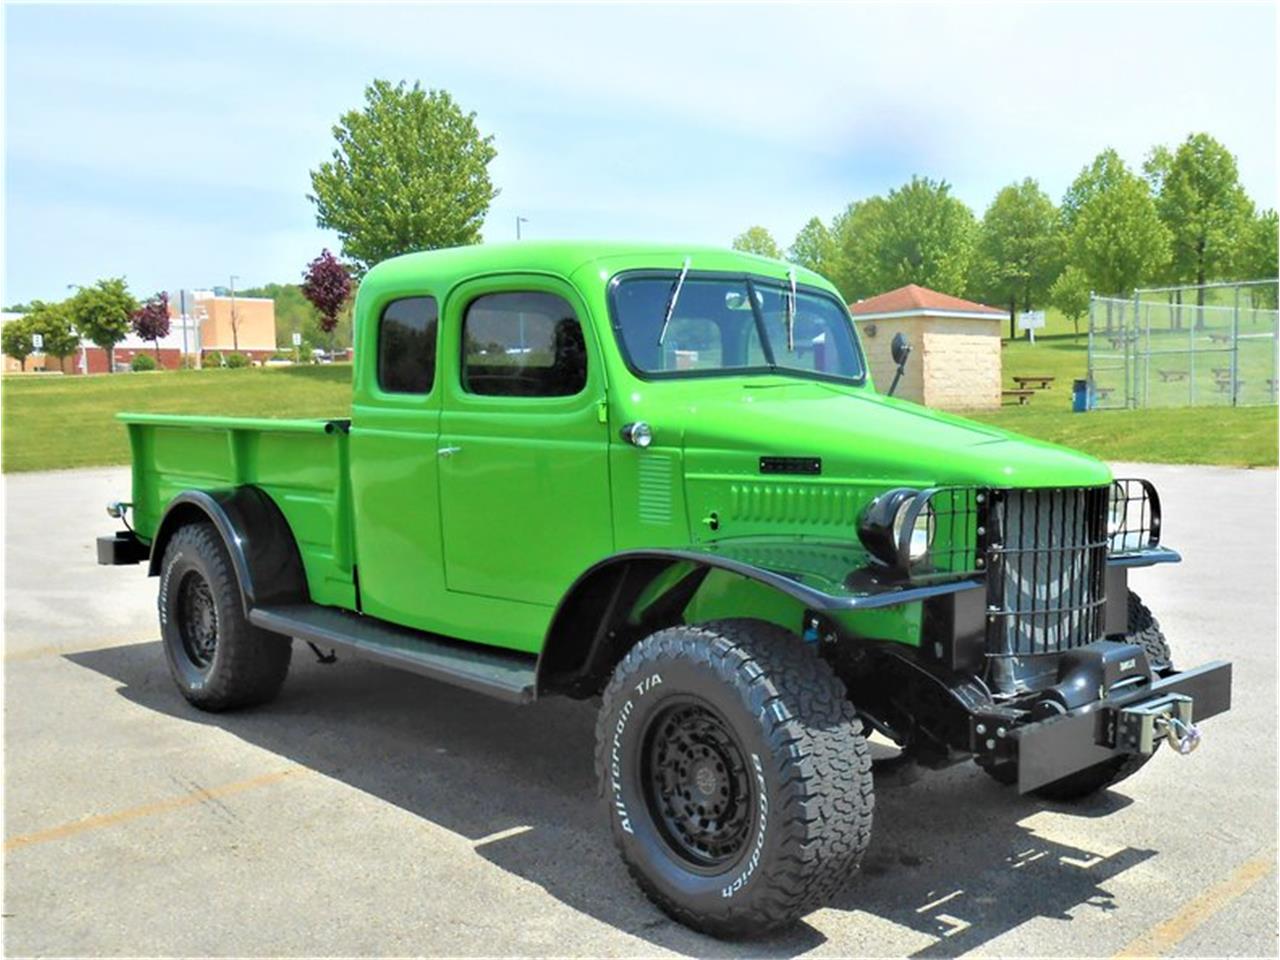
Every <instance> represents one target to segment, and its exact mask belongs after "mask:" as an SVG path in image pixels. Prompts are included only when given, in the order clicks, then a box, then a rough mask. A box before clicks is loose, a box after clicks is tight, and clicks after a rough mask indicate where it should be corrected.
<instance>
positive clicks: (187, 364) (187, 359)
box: [178, 353, 196, 370]
mask: <svg viewBox="0 0 1280 960" xmlns="http://www.w3.org/2000/svg"><path fill="white" fill-rule="evenodd" d="M195 368H196V355H195V354H194V353H184V354H183V355H182V357H181V358H180V359H179V360H178V369H179V370H194V369H195Z"/></svg>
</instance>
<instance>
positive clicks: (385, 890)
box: [4, 466, 1277, 956]
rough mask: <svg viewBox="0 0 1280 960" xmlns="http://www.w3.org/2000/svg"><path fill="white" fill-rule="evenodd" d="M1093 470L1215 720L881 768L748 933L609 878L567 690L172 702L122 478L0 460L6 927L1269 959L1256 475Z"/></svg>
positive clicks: (357, 945) (531, 950) (1266, 711)
mask: <svg viewBox="0 0 1280 960" xmlns="http://www.w3.org/2000/svg"><path fill="white" fill-rule="evenodd" d="M1121 472H1122V474H1127V475H1146V476H1149V477H1151V478H1152V479H1153V480H1154V481H1155V482H1156V484H1157V486H1158V487H1159V488H1160V492H1161V495H1162V500H1163V503H1164V514H1165V531H1164V535H1165V541H1166V542H1167V543H1168V544H1169V545H1171V546H1174V547H1176V548H1178V549H1180V550H1181V551H1182V552H1183V553H1184V555H1185V557H1186V560H1185V562H1184V563H1183V564H1181V565H1179V566H1175V567H1165V568H1157V569H1155V570H1151V571H1142V572H1139V573H1137V574H1136V575H1135V577H1134V581H1133V585H1134V587H1135V589H1136V590H1137V591H1138V592H1139V593H1141V594H1142V596H1143V597H1144V599H1145V600H1146V601H1147V602H1148V603H1149V604H1150V605H1151V607H1152V608H1153V609H1154V610H1155V612H1156V614H1157V616H1158V617H1159V618H1160V620H1161V622H1162V623H1163V625H1164V628H1165V631H1166V634H1167V635H1168V636H1169V638H1170V640H1171V641H1172V643H1173V645H1174V651H1175V656H1176V657H1177V659H1178V660H1179V661H1180V662H1181V663H1183V664H1188V665H1191V664H1197V663H1200V662H1203V661H1206V660H1210V659H1216V658H1222V659H1231V660H1233V661H1234V662H1235V688H1234V701H1235V703H1234V708H1233V710H1232V712H1231V713H1229V714H1227V715H1225V716H1223V717H1220V718H1218V719H1216V720H1214V721H1211V722H1210V723H1208V724H1206V725H1205V734H1206V735H1205V741H1204V743H1203V745H1202V746H1201V748H1200V750H1199V751H1198V752H1197V753H1195V754H1194V755H1193V756H1191V757H1188V758H1179V757H1176V756H1173V755H1172V754H1171V752H1169V751H1162V755H1161V756H1159V757H1157V758H1156V759H1155V760H1154V761H1153V762H1152V763H1151V764H1150V765H1149V766H1148V767H1147V768H1146V769H1145V770H1144V771H1142V773H1140V774H1139V775H1138V776H1137V777H1135V778H1134V779H1132V780H1130V781H1127V782H1125V783H1124V784H1122V785H1121V786H1119V787H1118V788H1117V789H1115V790H1112V791H1110V792H1108V793H1106V794H1104V795H1102V796H1100V797H1098V798H1096V799H1095V800H1094V801H1092V802H1090V803H1088V804H1086V805H1084V806H1080V807H1065V806H1058V805H1053V804H1048V803H1046V802H1043V801H1037V800H1033V799H1027V798H1019V797H1018V796H1017V795H1016V794H1015V793H1014V792H1013V791H1011V790H1009V789H1007V788H1004V787H1001V786H999V785H998V784H996V783H994V782H992V781H991V780H989V779H988V778H987V777H986V776H984V775H983V774H982V773H981V772H980V771H979V770H977V769H976V768H974V767H973V766H971V765H968V764H966V765H962V766H959V767H953V768H951V769H949V770H946V771H944V772H936V773H935V772H916V771H905V772H904V771H894V772H892V773H889V774H888V775H886V776H884V777H881V778H879V779H878V781H877V806H876V822H875V833H874V838H873V841H872V847H871V850H870V852H869V854H868V857H867V860H866V861H865V864H864V869H863V871H862V874H861V876H860V877H859V878H858V879H857V880H856V881H855V882H854V883H853V885H852V886H851V887H850V888H849V889H848V890H847V891H846V892H845V893H844V895H843V896H842V897H841V898H840V899H839V901H838V902H837V903H836V904H835V905H834V906H832V907H831V908H828V909H824V910H821V911H819V912H817V913H814V914H812V915H810V916H809V917H808V918H806V920H805V922H804V923H803V924H801V925H799V926H798V927H796V928H795V929H793V930H792V931H790V932H789V933H788V934H786V935H785V936H782V937H778V938H775V939H771V940H766V941H762V942H757V943H753V944H748V945H743V944H723V943H719V942H717V941H714V940H710V939H707V938H704V937H702V936H699V935H698V934H695V933H692V932H690V931H688V930H686V929H684V928H682V927H680V926H678V925H676V924H674V923H672V922H670V921H669V920H667V919H666V918H665V917H664V916H663V915H662V914H660V913H658V912H657V911H656V910H655V909H654V908H652V907H651V906H650V905H649V904H648V903H647V901H645V900H644V898H643V897H642V896H641V895H640V894H639V893H638V892H637V891H636V889H635V888H634V887H633V885H632V884H631V882H630V880H629V879H628V877H627V875H626V872H625V870H624V869H623V867H622V866H621V865H620V863H619V861H618V859H617V857H616V856H615V853H614V849H613V846H612V843H611V840H610V838H609V834H608V829H607V826H606V823H605V821H604V819H603V817H602V815H601V813H600V810H599V808H598V806H597V800H596V798H595V792H594V781H593V775H592V764H591V744H592V725H593V722H594V716H593V708H592V707H591V705H589V704H580V703H571V702H567V701H547V702H544V703H539V704H536V705H534V706H532V707H524V708H520V707H511V706H507V705H504V704H500V703H496V702H492V701H489V700H486V699H484V698H481V697H479V696H475V695H471V694H468V693H465V692H461V691H458V690H455V689H452V688H449V687H445V686H442V685H439V684H436V683H433V682H431V681H428V680H424V679H420V678H416V677H412V676H408V675H404V674H400V673H397V672H394V671H392V670H389V669H386V668H383V667H378V666H374V665H371V664H367V663H360V662H357V661H351V660H342V661H340V662H339V663H337V664H335V665H331V666H324V665H320V664H318V663H316V662H315V661H314V659H313V658H312V657H311V656H310V654H309V652H308V651H307V650H306V649H305V648H300V649H295V651H294V667H293V671H292V673H291V675H290V678H289V681H288V683H287V685H286V687H285V690H284V693H283V695H282V696H281V698H280V699H279V700H278V701H277V702H276V703H274V704H272V705H271V706H269V707H267V708H264V709H259V710H255V711H250V712H245V713H238V714H229V715H221V716H216V715H207V714H201V713H198V712H197V711H195V710H194V709H192V708H190V707H188V705H187V704H186V702H185V701H183V700H182V699H181V697H180V696H179V695H178V693H177V692H176V690H175V689H174V687H173V685H172V684H171V682H170V680H169V677H168V674H167V671H166V668H165V663H164V656H163V653H162V651H161V649H160V645H159V643H158V641H157V639H156V636H157V630H156V626H155V612H154V596H155V593H154V591H155V581H153V580H148V579H147V578H146V577H145V576H144V575H143V573H142V572H141V571H140V570H139V569H138V568H118V569H108V568H100V567H97V566H96V565H95V563H94V553H93V549H92V541H93V538H94V537H95V536H96V535H98V534H100V533H107V532H110V531H111V530H112V528H113V527H112V524H113V521H110V520H109V519H108V518H107V517H106V516H105V515H104V514H103V512H102V504H103V503H105V502H106V501H107V500H108V499H109V498H111V497H113V496H117V495H127V492H128V471H127V470H126V469H123V468H118V469H105V470H83V471H67V472H59V473H49V474H25V475H12V476H8V477H7V478H6V480H5V486H6V493H7V505H6V522H7V532H6V538H5V560H6V566H5V594H6V609H5V628H6V629H5V650H4V670H5V679H4V684H5V731H4V737H5V760H6V764H5V857H6V866H5V902H4V928H5V929H4V935H5V946H6V951H7V953H8V954H10V955H68V954H70V955H85V954H92V955H119V954H142V955H159V954H164V955H189V954H212V955H231V954H235V955H250V956H263V955H272V956H303V955H334V954H345V955H350V954H360V955H365V954H369V955H372V954H377V955H393V954H394V955H405V954H433V955H438V954H447V955H482V954H483V955H495V954H497V955H508V954H526V955H527V954H535V955H537V954H556V955H575V956H583V955H590V956H602V955H608V956H615V955H638V954H645V955H652V954H659V953H667V952H675V953H684V954H691V955H699V956H719V955H724V956H730V955H732V956H738V955H743V954H750V955H768V956H775V955H778V956H793V955H797V954H803V953H814V954H826V955H874V956H903V955H911V956H950V955H956V954H961V953H965V952H970V951H972V952H975V953H981V954H986V955H1002V956H1112V955H1115V954H1120V953H1125V954H1129V955H1152V954H1167V955H1189V956H1195V955H1198V956H1208V955H1216V956H1222V955H1232V956H1260V955H1266V956H1273V955H1275V954H1276V950H1277V917H1276V874H1275V869H1274V859H1275V850H1276V756H1277V751H1276V727H1277V720H1276V707H1277V705H1276V663H1275V654H1276V558H1275V542H1276V540H1275V537H1276V527H1275V523H1276V512H1275V507H1276V473H1275V471H1273V470H1257V471H1244V470H1229V469H1214V468H1193V467H1164V466H1160V467H1156V466H1149V467H1125V468H1121ZM886 752H887V751H886Z"/></svg>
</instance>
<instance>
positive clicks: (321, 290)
mask: <svg viewBox="0 0 1280 960" xmlns="http://www.w3.org/2000/svg"><path fill="white" fill-rule="evenodd" d="M302 295H303V296H304V297H306V298H307V299H308V300H310V301H311V305H312V306H313V307H315V308H316V313H318V314H320V329H321V330H323V331H324V332H325V333H333V328H334V327H336V326H337V325H338V314H339V313H341V312H342V306H343V304H345V303H346V302H347V297H349V296H350V295H351V274H350V273H348V272H347V268H346V267H344V266H343V265H342V262H341V261H340V260H339V259H338V258H337V257H335V256H334V255H333V254H332V253H330V252H329V251H328V249H324V250H321V251H320V256H318V257H316V258H315V259H314V260H312V261H311V262H310V263H309V264H307V269H306V270H305V271H304V272H303V274H302Z"/></svg>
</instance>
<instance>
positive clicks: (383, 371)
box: [378, 297, 439, 394]
mask: <svg viewBox="0 0 1280 960" xmlns="http://www.w3.org/2000/svg"><path fill="white" fill-rule="evenodd" d="M438 320H439V314H438V311H437V309H436V301H435V298H434V297H406V298H405V299H403V300H393V301H391V303H388V304H387V305H386V307H384V308H383V310H382V317H381V318H380V319H379V320H378V386H379V387H380V388H381V389H382V390H383V391H385V392H386V393H417V394H427V393H430V392H431V387H432V384H433V383H434V382H435V377H436V327H437V325H438V324H437V321H438Z"/></svg>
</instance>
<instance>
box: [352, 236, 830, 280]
mask: <svg viewBox="0 0 1280 960" xmlns="http://www.w3.org/2000/svg"><path fill="white" fill-rule="evenodd" d="M686 257H687V258H688V259H689V261H690V264H689V266H690V269H691V270H693V271H701V270H711V271H723V272H732V273H752V274H756V275H759V276H767V277H778V278H782V277H785V276H786V275H787V271H788V270H790V269H792V268H794V269H795V271H796V280H797V281H798V282H800V283H804V284H807V285H809V286H814V287H821V288H823V289H827V290H831V291H832V292H835V288H834V287H832V286H831V284H830V283H829V282H828V281H826V280H825V279H823V278H822V277H820V276H819V275H818V274H816V273H814V272H813V271H811V270H808V269H805V268H804V267H801V266H798V265H796V264H790V263H786V262H784V261H782V260H773V259H771V258H769V257H761V256H758V255H756V254H753V253H743V252H742V251H739V250H729V249H726V248H723V247H710V246H700V245H696V244H675V243H629V242H622V241H616V240H613V241H603V240H521V241H518V242H516V243H482V244H476V245H474V246H467V247H447V248H445V249H441V250H425V251H422V252H421V253H407V254H404V255H403V256H399V257H392V258H391V259H389V260H384V261H382V262H381V263H379V264H377V265H376V266H375V267H373V269H371V270H370V271H369V272H368V273H367V274H366V275H365V277H364V280H363V282H362V284H361V286H362V287H375V288H377V287H382V286H384V285H385V286H391V287H400V286H402V285H403V284H405V283H406V282H407V281H410V280H411V279H417V280H419V281H421V280H422V279H423V278H428V277H429V278H430V279H431V280H432V281H434V282H436V283H441V284H443V285H447V286H452V285H453V284H454V283H457V282H460V281H462V280H465V279H467V278H469V277H475V276H481V275H484V274H492V273H500V272H522V271H530V272H536V273H551V274H557V275H559V276H562V277H565V278H569V277H572V276H573V275H574V274H575V273H578V272H579V271H582V270H583V269H584V268H589V267H596V268H597V271H598V272H600V273H601V274H602V276H601V280H605V279H607V278H608V277H609V276H612V275H613V274H615V273H617V272H619V271H621V270H637V269H646V268H647V269H655V270H679V269H680V267H681V266H682V265H683V264H684V261H685V258H686Z"/></svg>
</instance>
